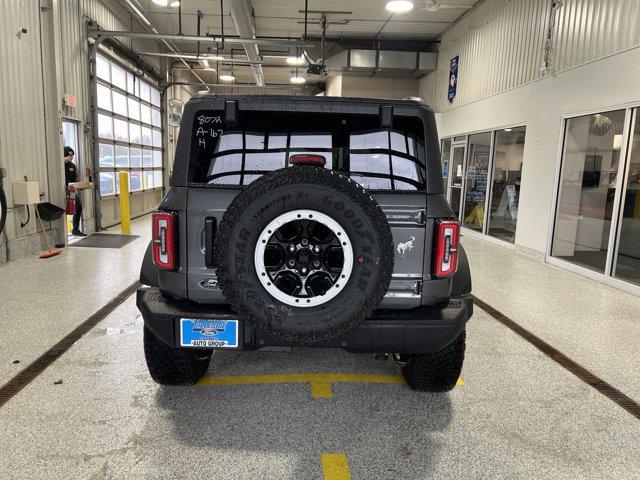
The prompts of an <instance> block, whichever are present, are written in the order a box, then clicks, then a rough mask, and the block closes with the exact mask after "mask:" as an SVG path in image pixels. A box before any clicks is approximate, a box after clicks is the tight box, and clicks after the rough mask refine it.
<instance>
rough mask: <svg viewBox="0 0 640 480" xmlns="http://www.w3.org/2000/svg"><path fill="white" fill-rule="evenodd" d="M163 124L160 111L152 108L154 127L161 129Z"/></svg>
mask: <svg viewBox="0 0 640 480" xmlns="http://www.w3.org/2000/svg"><path fill="white" fill-rule="evenodd" d="M161 123H162V122H161V121H160V110H157V109H155V108H152V109H151V124H152V125H153V126H154V127H160V126H161Z"/></svg>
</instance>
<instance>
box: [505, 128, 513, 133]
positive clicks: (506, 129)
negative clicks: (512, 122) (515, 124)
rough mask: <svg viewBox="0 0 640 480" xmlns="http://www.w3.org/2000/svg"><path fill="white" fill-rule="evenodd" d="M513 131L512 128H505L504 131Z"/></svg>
mask: <svg viewBox="0 0 640 480" xmlns="http://www.w3.org/2000/svg"><path fill="white" fill-rule="evenodd" d="M511 130H512V129H511V128H505V129H504V131H505V132H510V131H511Z"/></svg>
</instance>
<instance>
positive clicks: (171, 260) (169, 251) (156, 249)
mask: <svg viewBox="0 0 640 480" xmlns="http://www.w3.org/2000/svg"><path fill="white" fill-rule="evenodd" d="M177 221H178V215H177V214H176V212H160V211H158V212H155V213H154V214H153V261H154V262H155V264H156V265H157V266H158V267H159V268H163V269H165V270H173V269H175V268H176V266H177V255H178V247H177V239H176V233H177Z"/></svg>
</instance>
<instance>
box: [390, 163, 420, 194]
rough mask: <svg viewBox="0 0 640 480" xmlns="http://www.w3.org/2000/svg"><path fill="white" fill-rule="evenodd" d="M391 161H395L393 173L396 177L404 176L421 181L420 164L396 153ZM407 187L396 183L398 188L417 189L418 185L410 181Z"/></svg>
mask: <svg viewBox="0 0 640 480" xmlns="http://www.w3.org/2000/svg"><path fill="white" fill-rule="evenodd" d="M391 161H392V162H393V175H394V176H395V177H404V178H408V179H410V180H414V181H416V182H419V181H420V175H419V173H418V164H417V163H415V162H413V161H411V160H409V159H408V158H403V157H397V156H395V155H392V156H391ZM406 185H409V187H407V188H398V186H397V185H396V189H398V190H417V188H416V186H415V185H413V184H410V183H407V184H406Z"/></svg>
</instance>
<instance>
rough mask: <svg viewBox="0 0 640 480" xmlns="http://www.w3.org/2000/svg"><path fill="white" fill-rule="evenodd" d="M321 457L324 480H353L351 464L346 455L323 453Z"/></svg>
mask: <svg viewBox="0 0 640 480" xmlns="http://www.w3.org/2000/svg"><path fill="white" fill-rule="evenodd" d="M321 457H322V477H323V478H324V480H351V472H349V462H347V456H346V455H345V454H344V453H323V454H322V455H321Z"/></svg>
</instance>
